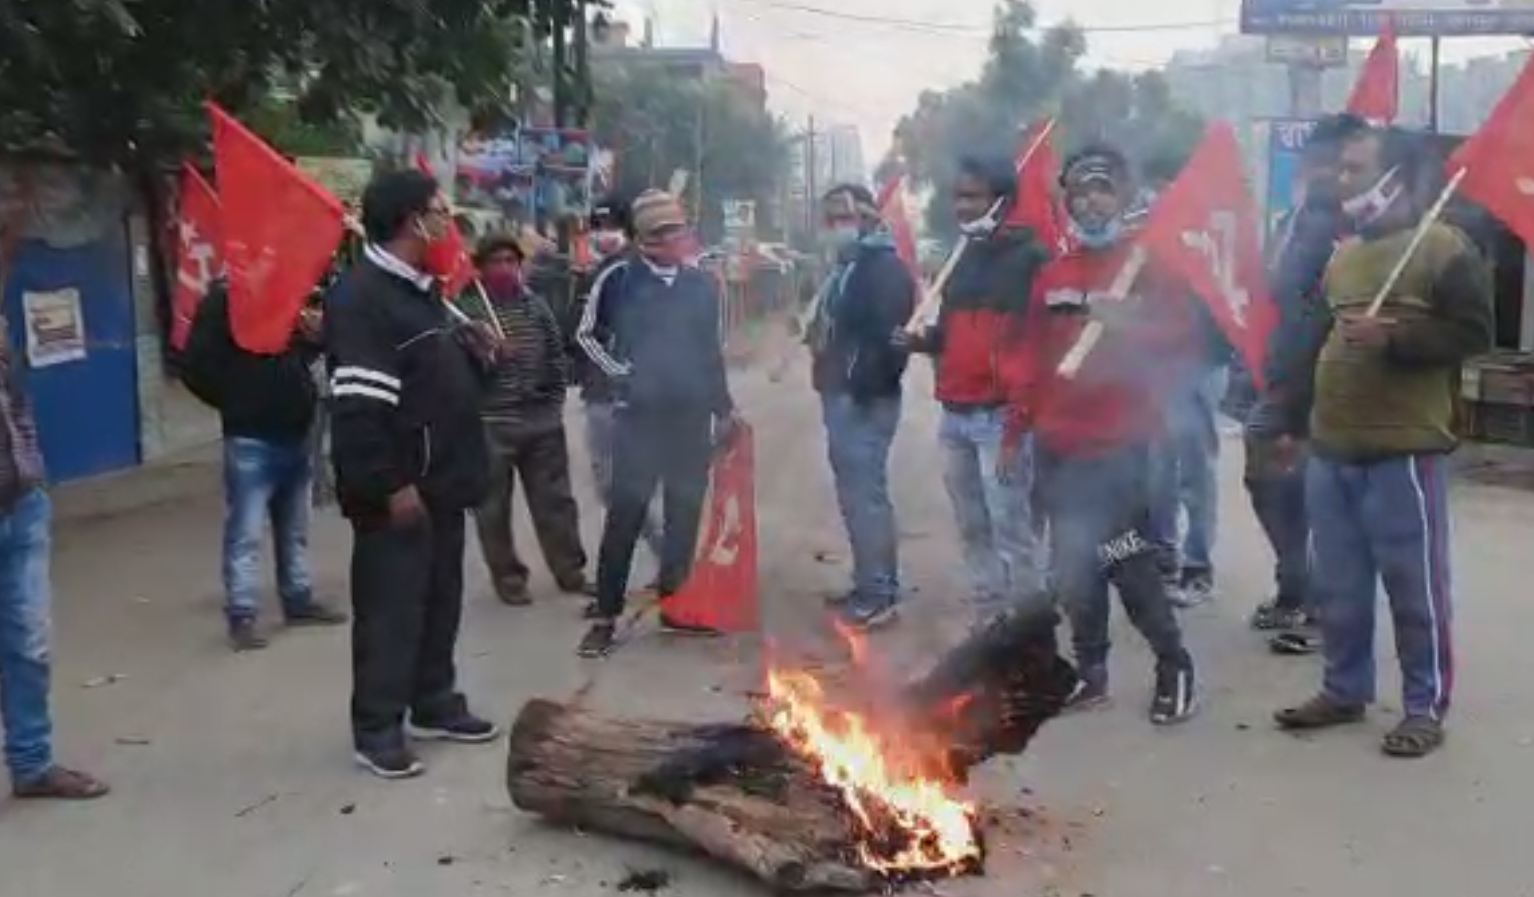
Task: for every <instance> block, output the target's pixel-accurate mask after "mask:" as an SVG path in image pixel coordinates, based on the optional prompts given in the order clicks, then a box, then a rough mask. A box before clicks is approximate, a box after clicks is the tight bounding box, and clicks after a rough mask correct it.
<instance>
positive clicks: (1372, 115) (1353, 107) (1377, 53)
mask: <svg viewBox="0 0 1534 897" xmlns="http://www.w3.org/2000/svg"><path fill="white" fill-rule="evenodd" d="M1348 111H1349V112H1351V113H1353V114H1354V115H1356V116H1358V117H1359V118H1362V119H1367V120H1368V121H1369V122H1371V123H1373V124H1377V125H1388V124H1390V123H1391V122H1394V121H1395V120H1396V116H1397V115H1399V114H1400V111H1401V54H1400V53H1399V52H1398V51H1397V50H1396V26H1395V22H1394V21H1393V20H1391V19H1388V18H1387V19H1386V20H1385V28H1384V30H1383V31H1381V32H1380V37H1379V40H1377V41H1375V42H1374V49H1372V50H1370V51H1369V58H1368V59H1366V60H1365V61H1364V70H1363V72H1361V73H1360V74H1359V76H1358V83H1357V84H1354V85H1353V95H1352V96H1350V97H1348Z"/></svg>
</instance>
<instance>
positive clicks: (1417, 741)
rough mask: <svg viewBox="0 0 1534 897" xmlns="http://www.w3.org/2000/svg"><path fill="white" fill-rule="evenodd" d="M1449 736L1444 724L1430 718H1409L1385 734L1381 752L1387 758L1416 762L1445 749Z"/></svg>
mask: <svg viewBox="0 0 1534 897" xmlns="http://www.w3.org/2000/svg"><path fill="white" fill-rule="evenodd" d="M1447 735H1448V732H1447V731H1446V730H1445V729H1444V727H1443V723H1442V722H1440V721H1438V720H1436V719H1433V718H1432V717H1430V716H1408V717H1406V718H1405V719H1403V720H1401V721H1400V722H1399V723H1397V724H1396V727H1395V728H1394V729H1391V730H1390V731H1389V732H1387V733H1385V738H1384V740H1382V741H1381V742H1380V750H1382V751H1384V752H1385V754H1386V755H1387V756H1391V757H1403V758H1406V759H1410V760H1415V759H1417V758H1419V757H1426V756H1427V755H1428V754H1431V753H1433V752H1434V751H1436V750H1438V749H1439V748H1440V747H1443V742H1444V738H1445V737H1446V736H1447Z"/></svg>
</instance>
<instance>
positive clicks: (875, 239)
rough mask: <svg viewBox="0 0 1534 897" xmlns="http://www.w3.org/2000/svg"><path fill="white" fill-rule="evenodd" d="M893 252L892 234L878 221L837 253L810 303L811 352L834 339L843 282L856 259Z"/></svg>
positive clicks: (882, 222) (843, 296)
mask: <svg viewBox="0 0 1534 897" xmlns="http://www.w3.org/2000/svg"><path fill="white" fill-rule="evenodd" d="M894 250H895V237H894V234H893V233H892V231H891V230H890V227H889V225H888V224H887V223H886V222H884V221H883V220H880V221H879V222H878V223H877V224H875V225H874V226H873V227H872V228H871V229H870V230H869V231H868V232H867V233H865V234H863V235H862V236H860V237H858V239H857V241H856V242H854V243H852V244H850V245H848V246H845V247H843V248H842V249H840V250H839V251H838V252H837V254H836V262H835V264H834V265H833V266H832V268H831V273H830V274H829V275H827V276H826V279H825V280H824V281H822V282H821V284H820V289H818V290H816V292H815V299H814V300H813V301H812V302H811V303H810V309H809V315H808V317H809V318H810V326H809V327H808V328H806V335H807V339H806V341H807V342H808V343H809V346H810V348H811V349H812V350H813V351H816V352H819V351H821V350H822V349H824V348H825V347H826V346H828V345H830V343H831V340H832V338H833V337H834V336H835V330H836V316H837V313H838V312H839V311H840V310H841V306H842V302H843V301H844V300H845V298H846V295H847V283H848V281H850V280H851V279H852V272H853V270H854V269H856V268H857V263H858V259H859V258H860V257H861V256H862V255H863V253H865V252H868V251H874V252H884V251H889V252H893V251H894Z"/></svg>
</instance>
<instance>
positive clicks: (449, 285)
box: [415, 153, 475, 299]
mask: <svg viewBox="0 0 1534 897" xmlns="http://www.w3.org/2000/svg"><path fill="white" fill-rule="evenodd" d="M415 167H417V168H419V169H421V170H422V171H424V172H426V173H427V174H429V175H431V176H432V177H436V176H437V175H436V172H434V171H432V168H431V162H430V161H429V160H428V159H427V158H426V154H425V153H416V156H415ZM425 267H426V270H428V271H446V272H448V273H447V274H444V275H441V280H442V297H443V298H444V299H452V298H454V297H456V296H457V295H458V294H459V293H462V292H463V291H464V288H465V287H467V286H468V285H469V284H470V283H472V282H473V281H474V276H475V271H474V258H473V257H472V256H471V255H470V254H469V245H468V243H467V242H465V241H464V239H463V232H462V231H460V230H459V229H458V224H457V222H449V223H448V232H447V237H445V238H444V239H442V240H441V241H439V242H436V243H433V244H431V246H429V247H427V249H426V265H425Z"/></svg>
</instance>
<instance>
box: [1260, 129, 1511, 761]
mask: <svg viewBox="0 0 1534 897" xmlns="http://www.w3.org/2000/svg"><path fill="white" fill-rule="evenodd" d="M1419 140H1421V138H1420V137H1419V136H1418V135H1413V134H1408V133H1406V132H1404V131H1398V130H1394V129H1385V130H1376V129H1368V130H1364V131H1360V132H1358V133H1356V134H1353V135H1351V136H1349V137H1348V138H1347V139H1346V140H1345V141H1344V142H1343V145H1342V152H1341V156H1340V163H1339V178H1338V183H1339V187H1340V189H1341V193H1342V196H1343V200H1342V209H1343V212H1344V213H1345V214H1346V215H1347V216H1348V217H1349V218H1350V219H1351V220H1352V223H1353V229H1354V232H1355V233H1356V234H1357V238H1356V239H1353V240H1350V241H1348V242H1346V243H1344V244H1343V246H1342V247H1340V248H1339V249H1338V250H1337V254H1336V256H1335V257H1334V258H1333V259H1332V261H1331V264H1330V265H1329V266H1328V268H1327V271H1326V284H1325V293H1326V301H1327V304H1328V306H1329V307H1330V309H1331V312H1332V318H1333V321H1334V323H1333V325H1332V327H1331V331H1330V334H1329V335H1328V336H1327V338H1326V342H1325V345H1324V346H1323V347H1322V349H1321V353H1320V358H1319V360H1318V362H1317V365H1316V371H1315V396H1314V404H1313V405H1312V408H1311V414H1310V451H1311V456H1310V460H1309V463H1308V464H1307V467H1306V481H1305V498H1306V502H1307V506H1308V510H1309V511H1310V525H1311V531H1312V534H1313V538H1312V540H1311V541H1312V545H1313V546H1314V552H1315V555H1314V563H1315V566H1314V576H1313V578H1312V582H1311V585H1312V587H1313V588H1314V589H1316V590H1317V593H1318V598H1317V600H1318V603H1319V604H1320V606H1321V607H1322V608H1323V613H1322V614H1321V650H1322V654H1323V656H1324V657H1325V659H1326V672H1325V675H1324V678H1323V681H1322V685H1321V690H1320V692H1319V693H1318V694H1317V695H1315V696H1314V697H1312V698H1311V699H1309V700H1308V701H1306V702H1304V703H1303V704H1300V705H1299V706H1296V707H1292V708H1289V709H1286V710H1281V711H1279V712H1278V714H1277V715H1276V719H1277V722H1278V724H1279V725H1280V726H1282V727H1284V728H1286V729H1320V728H1327V727H1331V726H1336V725H1341V724H1344V723H1351V722H1356V721H1358V720H1360V719H1362V717H1363V715H1364V712H1365V708H1366V707H1367V706H1368V705H1369V704H1371V703H1373V701H1374V697H1375V661H1374V620H1375V606H1376V590H1377V588H1378V585H1379V584H1380V583H1381V582H1383V584H1384V587H1385V594H1386V596H1387V598H1388V599H1389V606H1390V615H1391V618H1392V620H1393V622H1394V624H1395V642H1396V655H1397V659H1398V661H1399V663H1400V665H1401V678H1402V685H1403V692H1404V693H1403V696H1402V708H1403V711H1404V716H1403V718H1402V719H1401V721H1400V722H1399V723H1398V724H1397V725H1396V726H1395V728H1393V729H1392V730H1391V731H1390V732H1389V733H1387V734H1386V735H1385V738H1384V742H1383V744H1382V747H1383V749H1384V751H1385V753H1387V754H1389V755H1391V756H1397V757H1421V756H1424V755H1426V754H1428V753H1431V752H1432V751H1434V750H1436V749H1437V748H1438V747H1439V746H1440V745H1441V744H1442V743H1443V740H1444V737H1445V729H1444V720H1445V718H1446V716H1447V714H1448V710H1449V702H1450V697H1451V690H1452V687H1453V684H1454V672H1455V670H1454V663H1453V658H1454V649H1453V643H1452V640H1451V636H1452V629H1451V617H1452V613H1453V600H1452V597H1451V594H1450V589H1451V577H1450V571H1449V557H1450V546H1449V519H1448V478H1449V464H1448V455H1449V453H1450V452H1452V451H1453V450H1454V449H1455V447H1456V446H1457V444H1458V440H1457V438H1456V436H1455V423H1456V416H1457V410H1458V403H1459V391H1460V384H1459V381H1460V370H1461V366H1462V365H1463V364H1464V362H1465V361H1466V360H1467V359H1469V358H1470V357H1472V356H1474V355H1477V354H1479V353H1481V352H1484V351H1486V350H1487V349H1489V348H1491V345H1492V333H1493V311H1492V290H1491V283H1490V277H1489V271H1488V270H1487V265H1486V262H1485V260H1484V259H1482V258H1481V256H1480V254H1479V253H1478V252H1477V250H1476V249H1475V247H1474V245H1473V244H1471V242H1470V241H1469V239H1468V238H1467V237H1466V236H1465V234H1464V233H1462V232H1461V231H1460V230H1458V229H1457V228H1455V227H1453V226H1451V225H1448V224H1444V223H1442V222H1435V223H1433V224H1430V225H1428V227H1427V228H1426V230H1425V231H1424V232H1423V234H1422V239H1421V241H1420V243H1419V244H1418V245H1417V246H1416V248H1415V252H1413V253H1412V254H1411V255H1410V257H1409V261H1408V262H1407V264H1406V266H1405V268H1404V269H1403V271H1402V274H1401V276H1400V277H1399V278H1398V279H1397V281H1396V282H1395V283H1394V284H1393V285H1391V288H1390V290H1389V291H1388V292H1387V293H1386V295H1385V299H1384V304H1383V305H1382V307H1381V308H1380V310H1379V312H1378V314H1376V315H1370V314H1369V312H1368V309H1369V307H1370V305H1371V303H1372V302H1373V301H1374V299H1375V297H1376V296H1377V295H1378V294H1379V293H1380V291H1381V290H1382V289H1383V288H1384V287H1385V285H1386V283H1387V281H1388V279H1389V278H1390V275H1391V272H1392V271H1393V270H1394V269H1395V268H1396V266H1397V265H1398V264H1399V263H1400V261H1401V259H1402V257H1403V256H1404V255H1405V254H1406V253H1407V252H1408V248H1407V247H1408V244H1409V243H1411V241H1412V239H1413V235H1414V231H1415V230H1416V228H1417V226H1418V222H1419V220H1420V217H1421V214H1422V204H1421V202H1420V200H1421V198H1422V197H1420V196H1419V195H1418V194H1417V190H1418V189H1419V188H1420V186H1421V180H1420V179H1422V178H1423V176H1424V175H1425V174H1426V173H1427V172H1428V171H1429V170H1430V169H1429V167H1428V166H1429V164H1431V163H1428V162H1426V161H1425V160H1424V159H1423V156H1422V153H1421V150H1420V147H1419V144H1418V141H1419ZM1280 398H1281V399H1283V398H1284V397H1283V396H1280Z"/></svg>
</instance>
